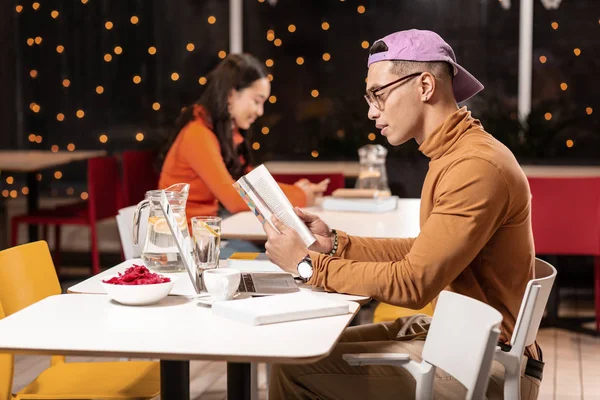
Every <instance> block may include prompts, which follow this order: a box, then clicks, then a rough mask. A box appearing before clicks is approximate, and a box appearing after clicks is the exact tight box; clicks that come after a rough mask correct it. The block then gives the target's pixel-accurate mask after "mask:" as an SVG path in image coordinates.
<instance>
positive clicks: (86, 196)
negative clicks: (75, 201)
mask: <svg viewBox="0 0 600 400" xmlns="http://www.w3.org/2000/svg"><path fill="white" fill-rule="evenodd" d="M79 197H81V200H87V199H88V197H89V195H88V194H87V192H81V195H80V196H79Z"/></svg>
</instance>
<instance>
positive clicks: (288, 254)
mask: <svg viewBox="0 0 600 400" xmlns="http://www.w3.org/2000/svg"><path fill="white" fill-rule="evenodd" d="M271 221H273V225H275V227H276V228H277V229H274V228H273V227H272V226H271V225H270V224H269V223H268V222H266V223H265V224H264V225H263V229H264V230H265V233H266V234H267V243H266V244H265V249H267V257H268V258H269V260H270V261H271V262H272V263H274V264H276V265H278V266H279V267H280V268H282V269H283V270H284V271H286V272H289V273H291V274H297V273H298V263H299V262H300V261H302V259H303V258H304V257H305V256H306V255H307V254H308V249H307V248H306V245H305V244H304V241H303V240H302V238H301V237H300V235H299V234H298V232H296V231H295V230H294V229H291V228H288V227H287V226H286V225H285V224H284V223H283V222H281V221H280V220H279V219H278V218H277V217H276V216H274V215H273V217H272V218H271ZM277 231H279V232H281V233H279V232H277Z"/></svg>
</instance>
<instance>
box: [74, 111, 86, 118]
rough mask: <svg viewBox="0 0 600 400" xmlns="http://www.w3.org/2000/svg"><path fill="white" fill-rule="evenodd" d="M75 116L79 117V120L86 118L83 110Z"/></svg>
mask: <svg viewBox="0 0 600 400" xmlns="http://www.w3.org/2000/svg"><path fill="white" fill-rule="evenodd" d="M75 115H77V118H80V119H81V118H83V117H84V116H85V112H83V110H77V112H76V113H75Z"/></svg>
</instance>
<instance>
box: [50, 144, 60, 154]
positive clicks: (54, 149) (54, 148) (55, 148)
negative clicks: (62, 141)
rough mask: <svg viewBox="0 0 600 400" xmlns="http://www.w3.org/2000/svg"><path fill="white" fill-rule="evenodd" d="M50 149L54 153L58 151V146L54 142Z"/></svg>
mask: <svg viewBox="0 0 600 400" xmlns="http://www.w3.org/2000/svg"><path fill="white" fill-rule="evenodd" d="M50 151H51V152H53V153H58V146H57V145H55V144H53V145H52V147H50Z"/></svg>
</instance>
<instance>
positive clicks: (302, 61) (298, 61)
mask: <svg viewBox="0 0 600 400" xmlns="http://www.w3.org/2000/svg"><path fill="white" fill-rule="evenodd" d="M296 64H298V65H302V64H304V57H298V58H296Z"/></svg>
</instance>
